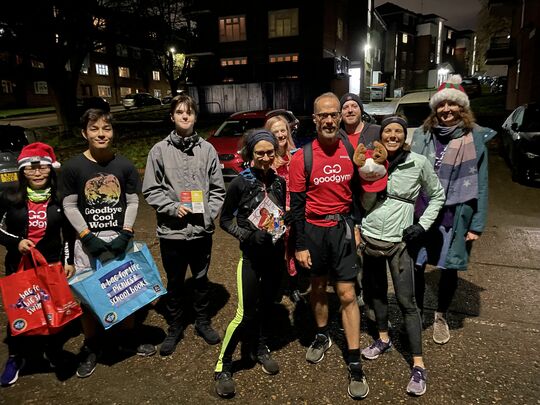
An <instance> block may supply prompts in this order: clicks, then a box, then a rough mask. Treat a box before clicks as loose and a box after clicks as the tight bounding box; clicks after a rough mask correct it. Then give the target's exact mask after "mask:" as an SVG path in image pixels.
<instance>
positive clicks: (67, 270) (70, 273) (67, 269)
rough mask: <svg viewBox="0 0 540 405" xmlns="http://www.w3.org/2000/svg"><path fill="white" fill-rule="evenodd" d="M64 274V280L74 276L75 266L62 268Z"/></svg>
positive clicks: (68, 265) (67, 265) (69, 265)
mask: <svg viewBox="0 0 540 405" xmlns="http://www.w3.org/2000/svg"><path fill="white" fill-rule="evenodd" d="M64 273H65V275H66V278H71V277H73V275H74V274H75V266H74V265H72V264H66V265H65V266H64Z"/></svg>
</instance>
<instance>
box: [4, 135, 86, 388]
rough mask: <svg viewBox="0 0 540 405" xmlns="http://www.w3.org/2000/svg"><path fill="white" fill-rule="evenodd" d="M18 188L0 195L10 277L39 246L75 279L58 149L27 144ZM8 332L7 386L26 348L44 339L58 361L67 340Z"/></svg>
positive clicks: (49, 259) (50, 356) (48, 352)
mask: <svg viewBox="0 0 540 405" xmlns="http://www.w3.org/2000/svg"><path fill="white" fill-rule="evenodd" d="M17 163H18V166H19V173H18V176H19V186H18V188H17V189H16V190H6V191H5V192H4V193H2V194H1V198H0V218H1V222H2V226H1V227H0V244H2V245H3V246H5V247H6V249H7V253H6V257H5V267H6V275H10V274H12V273H14V272H16V271H17V268H18V266H19V263H20V261H21V257H22V256H23V255H25V254H27V253H28V252H29V251H30V248H36V249H37V250H39V252H40V253H41V254H42V255H43V256H44V257H45V259H46V260H47V262H48V263H56V262H62V263H64V269H65V272H66V277H71V275H72V274H73V272H74V267H73V245H74V241H75V235H74V231H73V228H72V227H71V225H70V224H69V222H68V221H67V219H66V217H65V216H64V213H63V210H62V204H61V200H60V197H59V195H58V189H57V180H56V172H55V171H54V170H53V169H54V168H58V167H60V163H58V162H57V161H56V156H55V154H54V151H53V148H52V147H51V146H49V145H47V144H45V143H41V142H35V143H31V144H30V145H27V146H25V147H24V148H23V149H22V151H21V153H20V155H19V158H18V159H17ZM6 330H7V338H6V341H7V345H8V350H9V357H8V360H7V362H6V365H5V368H4V371H3V373H2V375H1V376H0V382H1V384H2V386H9V385H13V384H14V383H15V382H16V381H17V379H18V377H19V371H20V369H21V368H22V367H23V365H24V363H25V359H24V356H25V350H26V349H28V348H29V347H34V346H35V345H36V344H39V343H43V344H44V349H45V355H46V357H47V358H48V359H49V361H50V362H51V365H56V363H58V361H59V360H60V357H59V356H60V355H61V351H62V344H61V342H60V341H59V339H58V337H57V335H51V336H43V337H42V336H31V337H26V336H22V337H21V336H17V337H14V336H11V334H10V330H9V327H8V328H6Z"/></svg>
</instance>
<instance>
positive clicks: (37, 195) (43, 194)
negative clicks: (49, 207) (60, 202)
mask: <svg viewBox="0 0 540 405" xmlns="http://www.w3.org/2000/svg"><path fill="white" fill-rule="evenodd" d="M26 194H27V196H28V199H29V200H30V201H32V202H34V203H40V202H43V201H47V200H48V199H49V198H50V197H51V194H52V193H51V188H50V187H47V188H45V189H43V190H34V189H32V188H30V187H26Z"/></svg>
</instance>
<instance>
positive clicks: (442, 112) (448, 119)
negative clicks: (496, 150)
mask: <svg viewBox="0 0 540 405" xmlns="http://www.w3.org/2000/svg"><path fill="white" fill-rule="evenodd" d="M429 104H430V107H431V109H432V112H431V114H430V115H429V117H428V118H427V119H426V120H425V122H424V124H423V126H422V127H420V128H418V129H417V130H416V131H415V133H414V136H413V141H412V150H413V151H414V152H417V153H420V154H422V155H424V156H426V157H427V158H428V159H429V160H430V161H431V163H432V164H433V167H434V168H435V172H436V173H437V175H438V177H439V180H440V182H441V184H442V186H443V188H444V190H445V194H446V201H445V204H444V207H443V209H442V210H441V211H440V213H439V216H438V218H437V220H436V221H435V223H434V224H433V225H432V226H431V227H430V228H429V230H427V231H428V232H427V235H426V237H425V239H424V246H423V247H422V248H421V249H420V251H419V254H418V257H417V260H416V272H415V274H416V282H415V286H416V301H417V305H418V306H419V308H420V310H422V311H423V308H424V288H425V284H424V271H425V268H426V264H428V263H429V264H432V265H435V266H436V267H437V268H438V269H440V270H441V277H440V281H439V289H438V303H437V309H436V311H435V317H434V323H433V340H434V341H435V342H436V343H438V344H445V343H446V342H448V340H449V339H450V331H449V327H448V323H447V321H446V312H447V311H448V309H449V307H450V304H451V302H452V299H453V297H454V294H455V291H456V288H457V282H458V271H464V270H467V264H468V260H469V253H470V250H471V246H472V243H473V242H474V241H475V240H477V239H478V238H479V237H480V235H481V234H482V232H483V231H484V227H485V224H486V216H487V201H488V161H487V158H488V156H487V149H486V146H485V144H486V142H488V141H489V140H490V139H492V138H493V137H494V136H495V135H496V132H495V131H493V130H492V129H489V128H483V127H480V126H479V125H477V124H476V123H475V120H474V116H473V113H472V111H471V109H470V105H469V98H468V96H467V94H466V93H465V91H464V89H463V87H462V86H461V76H459V75H452V76H450V78H449V79H448V81H447V82H445V83H443V84H441V86H440V87H439V89H438V91H437V93H435V94H434V95H433V96H432V98H431V100H430V102H429ZM427 204H428V199H427V197H426V196H421V198H420V199H419V200H418V201H417V204H416V216H417V217H419V216H420V215H421V214H422V212H423V210H424V209H425V208H426V206H427Z"/></svg>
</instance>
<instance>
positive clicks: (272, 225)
mask: <svg viewBox="0 0 540 405" xmlns="http://www.w3.org/2000/svg"><path fill="white" fill-rule="evenodd" d="M248 219H249V220H250V221H251V223H252V224H253V225H255V226H256V227H257V229H263V230H265V231H267V232H268V233H269V234H270V235H272V242H273V243H276V242H277V240H278V239H279V238H281V236H283V234H284V233H285V231H286V226H285V222H284V220H283V210H282V209H280V208H279V207H278V206H277V205H276V204H274V203H273V202H272V200H270V198H268V196H266V197H264V200H262V201H261V203H260V204H259V205H258V206H257V208H255V210H254V211H253V212H252V213H251V215H250V216H249V217H248Z"/></svg>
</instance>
